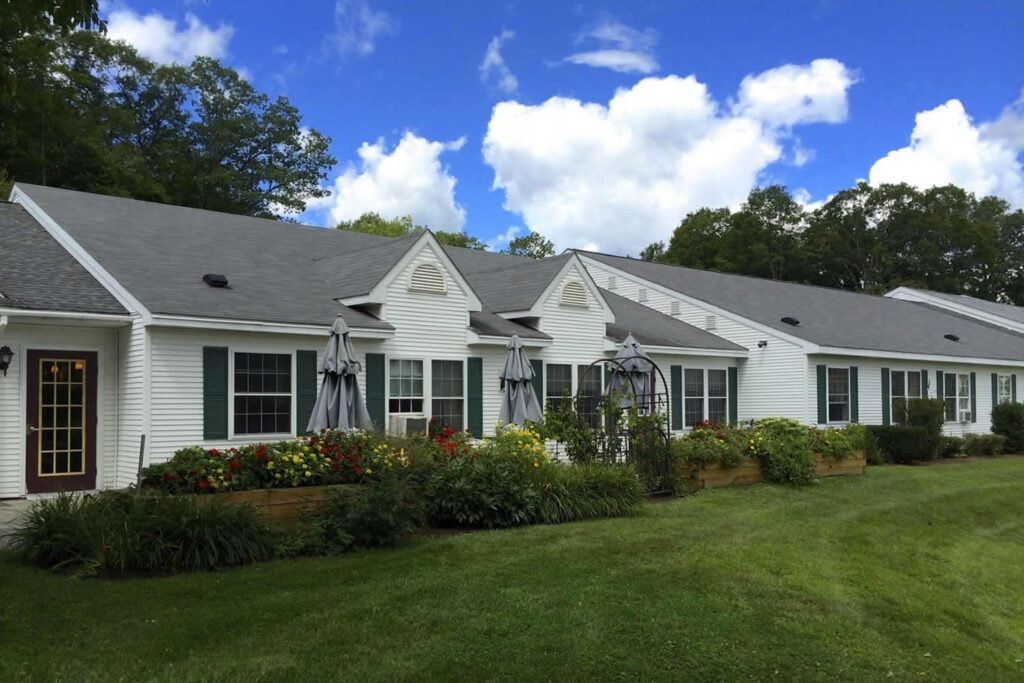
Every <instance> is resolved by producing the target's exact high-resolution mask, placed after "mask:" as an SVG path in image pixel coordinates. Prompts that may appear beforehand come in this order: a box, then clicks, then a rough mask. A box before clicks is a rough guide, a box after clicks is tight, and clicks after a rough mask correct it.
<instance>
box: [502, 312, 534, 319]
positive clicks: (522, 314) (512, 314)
mask: <svg viewBox="0 0 1024 683" xmlns="http://www.w3.org/2000/svg"><path fill="white" fill-rule="evenodd" d="M497 315H500V316H501V317H502V318H504V319H505V320H515V319H516V318H532V317H537V314H536V313H534V312H533V311H532V310H527V311H505V312H503V313H498V314H497Z"/></svg>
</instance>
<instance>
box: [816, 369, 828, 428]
mask: <svg viewBox="0 0 1024 683" xmlns="http://www.w3.org/2000/svg"><path fill="white" fill-rule="evenodd" d="M818 424H820V425H823V424H828V369H827V368H826V367H825V366H824V365H819V366H818Z"/></svg>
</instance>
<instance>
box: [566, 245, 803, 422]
mask: <svg viewBox="0 0 1024 683" xmlns="http://www.w3.org/2000/svg"><path fill="white" fill-rule="evenodd" d="M584 262H585V263H586V265H587V270H589V271H590V274H591V275H592V276H593V277H594V279H595V281H596V282H598V283H599V284H600V283H604V282H607V281H608V278H609V277H614V278H615V282H616V287H617V288H616V290H615V291H616V293H617V294H619V295H620V296H624V297H626V298H627V299H631V300H633V301H637V302H640V290H641V289H643V290H646V292H647V300H646V301H644V302H643V303H644V305H646V306H650V307H651V308H653V309H655V310H657V311H660V312H661V313H664V314H665V315H671V316H672V317H673V318H676V319H677V320H681V321H683V322H685V323H688V324H690V325H693V326H694V327H698V328H701V329H704V328H705V327H706V325H707V322H708V316H711V315H714V317H715V330H714V332H713V333H714V334H716V335H718V336H719V337H722V338H723V339H728V340H729V341H731V342H734V343H736V344H739V345H740V346H743V347H745V348H746V349H748V351H749V355H748V356H747V358H746V359H744V360H740V361H739V363H738V367H739V376H738V382H739V386H740V390H739V393H740V396H741V397H742V400H741V401H740V402H739V417H740V419H741V420H748V419H751V418H762V417H771V416H782V417H789V418H793V419H796V420H801V421H804V422H807V421H808V420H809V419H813V414H809V413H808V412H807V406H806V401H807V396H806V390H805V382H804V381H803V380H804V379H805V378H804V375H805V373H806V357H807V356H806V354H805V353H804V351H803V350H802V349H801V348H800V347H799V346H797V345H795V344H793V343H792V342H789V341H786V340H784V339H782V338H779V337H775V336H774V335H771V334H768V333H765V332H761V331H759V330H756V329H754V328H752V327H750V326H748V325H745V324H743V323H742V322H740V321H737V320H730V319H728V318H726V317H725V316H723V315H718V314H716V313H715V312H714V311H712V310H710V309H709V308H705V307H703V306H700V305H697V304H693V303H690V302H689V301H684V300H682V299H681V298H677V297H672V296H669V295H667V294H665V293H663V292H662V291H661V290H659V289H658V288H655V287H652V286H650V283H648V282H645V281H644V280H643V279H642V278H638V277H636V276H633V275H630V274H628V273H625V272H624V271H619V270H617V269H612V268H610V267H608V266H606V265H604V264H600V263H597V262H596V261H593V260H588V259H584ZM682 293H683V294H685V293H686V292H682ZM677 311H678V312H677ZM762 340H767V341H768V345H767V346H765V347H764V348H758V346H757V343H758V342H759V341H762ZM794 380H796V381H794Z"/></svg>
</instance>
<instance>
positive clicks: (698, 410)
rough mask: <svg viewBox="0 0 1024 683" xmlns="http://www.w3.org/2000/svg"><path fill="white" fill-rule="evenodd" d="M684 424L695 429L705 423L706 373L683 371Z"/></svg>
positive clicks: (697, 370) (691, 369) (695, 370)
mask: <svg viewBox="0 0 1024 683" xmlns="http://www.w3.org/2000/svg"><path fill="white" fill-rule="evenodd" d="M683 418H684V419H683V423H684V424H685V425H686V426H687V427H693V426H694V425H698V424H700V423H701V422H703V421H704V371H703V370H699V369H693V368H686V369H684V370H683Z"/></svg>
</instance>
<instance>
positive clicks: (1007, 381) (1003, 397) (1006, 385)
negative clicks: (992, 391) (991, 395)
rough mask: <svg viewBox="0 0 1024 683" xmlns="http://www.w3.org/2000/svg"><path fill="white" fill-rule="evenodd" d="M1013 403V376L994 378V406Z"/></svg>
mask: <svg viewBox="0 0 1024 683" xmlns="http://www.w3.org/2000/svg"><path fill="white" fill-rule="evenodd" d="M1012 401H1013V375H998V376H997V377H996V405H1000V404H1003V403H1010V402H1012Z"/></svg>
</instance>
